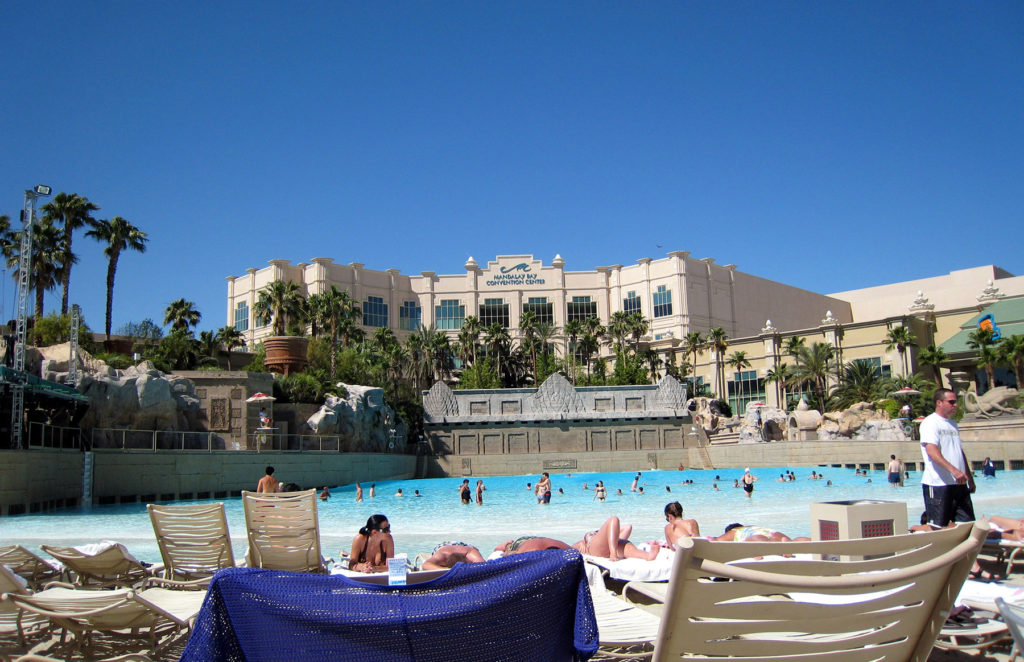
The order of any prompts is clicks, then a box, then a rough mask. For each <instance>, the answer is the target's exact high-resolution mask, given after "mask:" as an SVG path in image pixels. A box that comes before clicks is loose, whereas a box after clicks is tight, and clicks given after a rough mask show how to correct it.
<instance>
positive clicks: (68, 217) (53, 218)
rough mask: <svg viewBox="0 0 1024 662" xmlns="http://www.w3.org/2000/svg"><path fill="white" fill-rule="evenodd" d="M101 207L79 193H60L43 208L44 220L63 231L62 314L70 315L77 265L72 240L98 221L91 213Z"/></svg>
mask: <svg viewBox="0 0 1024 662" xmlns="http://www.w3.org/2000/svg"><path fill="white" fill-rule="evenodd" d="M99 209H100V208H99V207H98V206H96V205H94V204H93V203H91V202H89V199H88V198H86V197H84V196H81V195H78V194H77V193H58V194H57V195H55V196H54V197H53V200H51V201H50V202H47V203H46V204H45V205H43V206H42V208H41V211H42V212H43V218H44V219H45V220H47V221H50V222H51V223H59V224H60V227H61V229H62V230H63V237H62V241H61V249H62V253H63V256H62V257H61V264H63V265H64V269H63V270H62V272H61V286H62V288H63V293H62V295H61V300H60V314H61V315H67V314H68V288H69V286H70V284H71V265H72V264H74V263H75V261H76V260H75V257H74V255H75V254H74V252H73V251H72V250H71V244H72V239H73V237H74V234H75V230H77V229H79V228H81V227H83V226H85V225H89V226H92V225H93V224H94V223H95V222H96V221H95V220H94V219H93V217H92V216H91V214H90V212H94V211H99Z"/></svg>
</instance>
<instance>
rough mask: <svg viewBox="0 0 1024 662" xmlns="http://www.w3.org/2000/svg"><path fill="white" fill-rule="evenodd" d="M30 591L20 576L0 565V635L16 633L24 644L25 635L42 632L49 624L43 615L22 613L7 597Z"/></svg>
mask: <svg viewBox="0 0 1024 662" xmlns="http://www.w3.org/2000/svg"><path fill="white" fill-rule="evenodd" d="M31 593H32V591H30V590H29V589H28V587H27V585H26V583H25V580H24V579H23V578H22V577H20V576H18V575H16V574H14V572H13V571H12V570H11V569H10V568H8V567H7V566H5V565H0V637H8V636H11V635H15V634H16V635H17V636H18V641H19V643H20V644H21V645H22V646H25V645H26V644H27V643H28V641H27V635H29V634H35V633H37V632H42V631H43V630H45V629H47V628H48V627H49V626H50V620H49V619H48V618H46V617H45V616H39V615H37V614H24V615H23V614H22V613H21V610H20V609H18V607H17V605H15V604H14V601H13V600H9V599H8V598H7V596H8V595H9V594H10V595H29V594H31ZM2 657H3V654H2V653H0V658H2Z"/></svg>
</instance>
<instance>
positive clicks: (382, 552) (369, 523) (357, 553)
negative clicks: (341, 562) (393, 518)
mask: <svg viewBox="0 0 1024 662" xmlns="http://www.w3.org/2000/svg"><path fill="white" fill-rule="evenodd" d="M394 555H395V540H394V539H393V538H392V537H391V524H390V523H389V522H388V518H387V517H385V516H384V515H370V518H369V519H367V520H366V526H364V527H363V528H361V529H359V534H358V535H356V537H355V539H354V540H353V541H352V553H351V554H349V556H348V569H349V570H355V571H356V572H382V571H384V570H387V568H388V559H390V558H391V557H393V556H394Z"/></svg>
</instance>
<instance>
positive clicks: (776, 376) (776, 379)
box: [764, 363, 793, 408]
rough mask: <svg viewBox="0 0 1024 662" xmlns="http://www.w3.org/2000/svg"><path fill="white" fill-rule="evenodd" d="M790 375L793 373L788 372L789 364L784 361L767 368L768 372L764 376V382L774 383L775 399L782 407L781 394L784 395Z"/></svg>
mask: <svg viewBox="0 0 1024 662" xmlns="http://www.w3.org/2000/svg"><path fill="white" fill-rule="evenodd" d="M792 377H793V373H792V372H790V370H789V364H786V363H780V364H779V365H777V366H775V367H774V368H769V369H768V373H767V374H766V375H765V377H764V381H765V383H767V384H775V399H776V401H777V402H779V403H780V404H781V405H782V406H783V408H785V402H784V400H783V395H785V392H786V387H787V386H788V385H789V380H790V379H792Z"/></svg>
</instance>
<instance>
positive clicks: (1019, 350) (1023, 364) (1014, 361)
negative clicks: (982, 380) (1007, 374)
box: [999, 335, 1024, 390]
mask: <svg viewBox="0 0 1024 662" xmlns="http://www.w3.org/2000/svg"><path fill="white" fill-rule="evenodd" d="M999 356H1000V358H1001V359H1002V360H1003V362H1005V363H1007V364H1009V365H1011V366H1013V374H1014V376H1015V377H1016V379H1017V389H1018V390H1019V389H1022V388H1024V380H1022V377H1024V336H1021V335H1012V336H1010V337H1008V338H1003V340H1002V342H1000V343H999Z"/></svg>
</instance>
